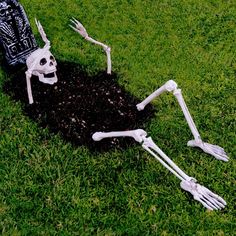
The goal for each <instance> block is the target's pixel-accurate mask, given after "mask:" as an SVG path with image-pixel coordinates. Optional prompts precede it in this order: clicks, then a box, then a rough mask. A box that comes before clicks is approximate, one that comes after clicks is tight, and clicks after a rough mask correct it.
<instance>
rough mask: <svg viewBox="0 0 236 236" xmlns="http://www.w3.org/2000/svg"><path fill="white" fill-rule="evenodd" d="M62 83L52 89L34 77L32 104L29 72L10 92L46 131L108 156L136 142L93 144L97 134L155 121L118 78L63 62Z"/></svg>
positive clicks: (13, 80)
mask: <svg viewBox="0 0 236 236" xmlns="http://www.w3.org/2000/svg"><path fill="white" fill-rule="evenodd" d="M57 69H58V71H57V75H58V83H56V84H54V85H46V84H43V83H41V82H39V80H38V78H37V77H32V79H31V81H32V91H33V97H34V104H32V105H29V104H28V97H27V91H26V82H25V73H24V72H25V70H24V69H21V70H19V72H15V73H14V74H11V75H10V77H11V80H10V81H8V82H6V84H5V86H4V90H5V92H6V93H7V94H9V95H10V96H11V97H12V98H13V99H15V100H18V101H21V102H22V104H23V109H24V112H25V113H26V114H27V115H28V116H29V117H30V118H31V119H33V120H34V121H36V122H38V123H39V124H40V126H41V127H43V128H45V127H47V128H49V130H50V131H52V132H54V133H60V134H61V136H62V137H63V138H64V139H66V140H67V141H70V142H71V143H73V144H75V145H86V146H87V147H88V148H89V149H91V150H99V151H102V150H103V151H105V150H109V149H111V148H114V147H115V148H124V147H127V145H128V146H129V145H131V144H133V143H135V141H133V140H132V139H130V138H124V139H123V138H122V139H120V138H119V139H117V138H113V139H104V140H102V141H100V142H94V141H93V140H92V134H93V133H94V132H97V131H107V132H109V131H122V130H131V129H136V128H144V123H145V122H147V121H148V120H149V119H150V117H151V116H153V113H154V111H153V108H152V107H151V106H147V107H146V109H145V110H144V111H142V112H138V111H137V109H136V104H137V103H139V102H140V101H139V100H138V99H136V98H134V97H133V96H131V95H130V94H129V93H127V92H126V91H125V90H124V89H123V88H121V87H120V86H119V84H118V83H117V76H116V75H114V74H113V75H107V74H106V73H105V72H101V73H99V74H98V75H96V76H94V77H90V76H88V75H87V74H86V73H84V72H83V71H82V70H81V68H80V66H79V65H77V64H74V63H68V62H59V63H58V67H57Z"/></svg>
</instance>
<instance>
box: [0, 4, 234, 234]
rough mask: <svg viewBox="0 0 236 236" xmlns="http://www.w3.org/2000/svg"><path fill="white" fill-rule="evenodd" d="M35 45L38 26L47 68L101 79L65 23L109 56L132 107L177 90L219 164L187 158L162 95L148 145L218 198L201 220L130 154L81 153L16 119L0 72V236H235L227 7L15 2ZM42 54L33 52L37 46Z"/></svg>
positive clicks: (96, 62) (194, 206)
mask: <svg viewBox="0 0 236 236" xmlns="http://www.w3.org/2000/svg"><path fill="white" fill-rule="evenodd" d="M21 3H22V4H23V5H24V7H25V9H26V11H27V14H28V17H29V19H30V21H31V24H32V28H33V30H34V33H35V34H36V36H37V41H38V42H41V39H40V36H39V34H38V33H37V30H36V27H35V25H34V17H37V18H38V19H39V20H40V21H41V23H42V25H43V26H44V29H45V31H46V33H47V36H48V38H49V39H50V41H51V44H52V51H53V54H54V55H55V56H56V58H57V59H60V60H66V61H73V62H77V63H79V64H81V65H82V66H83V67H84V68H85V69H86V70H87V72H88V73H90V74H96V73H97V72H98V71H100V70H105V68H106V59H105V55H104V53H103V52H102V50H101V48H99V47H96V46H93V45H91V44H90V43H88V42H86V41H84V40H83V39H82V38H81V37H80V36H79V35H78V34H76V33H75V32H73V31H72V30H71V29H70V28H69V27H68V24H69V19H70V17H72V16H74V17H76V18H78V19H79V20H81V21H82V23H83V24H84V26H85V27H86V28H87V30H88V32H89V33H90V35H91V36H92V37H94V38H95V39H98V40H101V41H102V42H105V43H107V44H108V45H110V46H111V47H112V60H113V71H114V72H116V73H117V74H118V75H119V83H120V84H121V85H123V86H124V87H125V88H126V89H127V90H128V91H130V92H131V93H132V94H133V95H134V96H136V97H138V98H140V99H143V98H145V97H146V96H147V95H148V94H150V93H151V92H152V91H154V90H155V89H156V88H158V87H159V86H161V85H162V84H163V83H165V82H166V81H167V80H169V79H174V80H175V81H176V82H177V83H178V85H179V87H180V88H181V89H182V91H183V94H184V97H185V99H186V103H187V104H188V107H189V109H190V111H191V114H192V115H193V117H194V120H195V122H196V125H197V127H198V128H199V131H200V133H201V135H202V137H203V139H204V140H205V141H207V142H210V143H214V144H218V145H220V146H222V147H224V148H225V150H226V151H227V152H228V154H229V156H230V162H228V163H223V162H220V161H217V160H215V159H214V158H213V157H211V156H208V155H207V154H205V153H203V152H201V151H199V150H196V149H191V148H188V147H187V146H186V143H187V141H188V140H190V139H191V138H192V137H191V133H190V130H189V129H188V127H187V125H186V122H185V120H184V117H183V115H182V112H181V110H180V108H179V107H178V105H177V102H176V101H175V99H174V97H173V96H172V95H170V94H165V95H162V97H161V98H159V99H157V100H156V101H154V103H153V104H154V106H155V107H156V109H157V113H156V118H155V119H153V120H151V121H150V122H149V125H148V126H147V129H146V130H147V131H148V133H149V134H150V135H151V136H152V137H153V139H154V140H155V142H156V143H157V144H158V145H159V147H160V148H162V149H163V150H164V151H165V152H166V153H167V154H168V155H169V156H170V157H171V158H172V159H173V160H174V161H175V162H176V163H177V164H178V165H179V166H180V167H181V168H182V169H183V170H185V171H186V172H187V173H188V174H189V175H190V176H194V177H196V178H197V179H198V181H199V183H201V184H203V185H205V186H206V187H208V188H209V189H211V190H213V191H214V192H216V193H218V194H219V195H221V196H222V197H224V198H225V199H226V201H227V203H228V206H227V207H226V208H225V209H224V210H223V211H218V212H216V211H214V212H209V211H207V210H206V209H204V208H203V207H202V206H201V205H200V204H199V203H198V202H196V201H194V200H193V199H192V198H191V197H190V196H189V195H188V194H187V193H186V192H183V191H182V190H181V189H180V186H179V180H178V179H177V178H176V177H174V176H173V175H171V174H170V173H169V172H168V171H167V170H166V169H165V168H164V167H162V166H161V164H160V163H158V162H157V161H155V160H154V159H153V158H152V157H151V156H149V155H148V154H147V153H145V152H144V151H143V150H142V148H141V147H139V145H137V147H135V148H130V149H128V150H126V151H123V152H122V151H111V152H109V153H105V154H97V155H95V154H94V153H90V152H89V151H88V150H87V149H86V148H84V147H78V148H73V147H72V146H71V145H70V144H68V143H66V142H65V141H63V140H62V139H61V138H60V137H59V136H58V135H52V134H50V133H49V132H48V131H47V130H42V129H41V128H39V127H38V125H37V124H36V123H34V122H33V121H31V120H30V119H29V118H28V117H26V116H24V114H23V111H22V107H21V106H22V105H21V104H20V103H17V102H15V101H13V100H12V99H11V98H10V97H9V96H7V95H6V94H4V93H3V91H2V87H3V85H4V83H5V81H6V80H7V79H8V78H7V77H6V75H5V73H4V71H3V70H2V69H1V70H0V89H1V93H0V114H1V115H0V154H1V159H0V232H1V233H2V235H235V228H236V223H235V216H236V208H235V201H236V197H235V186H236V185H235V184H236V181H235V179H236V163H235V154H236V138H235V133H236V127H235V126H236V112H235V110H236V80H235V75H236V59H235V52H236V44H235V38H236V2H235V1H230V0H227V1H217V0H216V1H213V0H208V1H205V0H204V1H203V0H198V1H195V0H182V1H171V0H160V1H141V0H136V1H123V0H121V1H114V0H112V1H98V0H94V1H86V0H83V1H75V0H74V1H72V0H64V1H53V0H47V1H39V0H31V1H26V0H22V1H21ZM42 45H43V44H42Z"/></svg>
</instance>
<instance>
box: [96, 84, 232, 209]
mask: <svg viewBox="0 0 236 236" xmlns="http://www.w3.org/2000/svg"><path fill="white" fill-rule="evenodd" d="M163 92H173V94H174V96H175V97H176V98H177V100H178V103H179V105H180V107H181V109H182V111H183V113H184V116H185V118H186V120H187V123H188V125H189V127H190V129H191V132H192V134H193V136H194V140H191V141H189V142H188V146H191V147H199V148H201V149H202V150H203V151H204V152H206V153H208V154H211V155H213V156H214V157H215V158H216V159H218V160H222V161H228V157H227V154H226V153H225V151H224V149H223V148H221V147H219V146H217V145H212V144H208V143H205V142H203V141H202V139H201V137H200V134H199V132H198V130H197V128H196V126H195V124H194V122H193V119H192V117H191V115H190V113H189V111H188V108H187V106H186V104H185V102H184V99H183V96H182V93H181V90H180V89H178V88H177V84H176V83H175V82H174V81H173V80H170V81H168V82H167V83H165V84H164V85H163V86H162V87H160V88H159V89H157V90H156V91H155V92H154V93H152V94H151V95H150V96H148V97H147V98H146V99H145V100H144V101H142V102H141V103H139V104H137V109H138V110H139V111H141V110H143V109H144V108H145V106H146V105H147V104H148V103H150V102H151V101H152V100H153V99H154V98H156V97H157V96H159V95H160V94H162V93H163ZM122 136H124V137H132V138H134V139H135V141H137V142H138V143H141V144H142V147H143V148H144V150H146V151H147V152H149V153H150V154H151V155H152V156H154V157H155V158H156V159H157V160H158V161H159V162H160V163H161V164H162V165H163V166H164V167H166V168H167V169H168V170H169V171H170V172H171V173H173V174H174V175H175V176H176V177H177V178H179V179H180V180H181V183H180V186H181V188H182V189H184V190H185V191H188V192H189V193H191V194H192V195H193V198H194V199H195V200H197V201H199V202H200V203H201V204H202V205H203V206H204V207H206V208H207V209H209V210H219V209H222V208H224V207H225V206H226V202H225V200H224V199H223V198H221V197H220V196H218V195H216V194H214V193H213V192H211V191H210V190H209V189H207V188H205V187H204V186H201V185H200V184H198V183H197V180H196V179H194V178H193V177H190V176H188V175H187V174H186V173H185V172H184V171H182V170H181V169H180V168H179V167H178V166H177V165H176V164H175V163H174V162H173V161H172V160H171V159H170V158H169V157H168V156H167V155H166V154H165V153H164V152H163V151H162V150H161V149H160V148H159V147H158V146H157V145H156V144H155V143H154V141H153V140H152V138H151V137H147V133H146V132H145V131H144V130H142V129H137V130H131V131H116V132H96V133H94V134H93V136H92V138H93V140H94V141H100V140H102V139H104V138H112V137H122Z"/></svg>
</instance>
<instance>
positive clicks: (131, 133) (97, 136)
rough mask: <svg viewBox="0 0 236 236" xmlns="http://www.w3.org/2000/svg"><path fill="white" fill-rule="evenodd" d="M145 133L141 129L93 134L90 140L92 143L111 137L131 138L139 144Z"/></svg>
mask: <svg viewBox="0 0 236 236" xmlns="http://www.w3.org/2000/svg"><path fill="white" fill-rule="evenodd" d="M146 135H147V133H146V132H145V131H144V130H142V129H136V130H130V131H115V132H107V133H106V132H96V133H94V134H93V136H92V138H93V140H94V141H101V140H102V139H104V138H112V137H132V138H134V139H135V140H136V141H137V142H139V143H141V142H142V141H143V138H142V137H143V136H146Z"/></svg>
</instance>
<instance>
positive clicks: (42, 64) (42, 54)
mask: <svg viewBox="0 0 236 236" xmlns="http://www.w3.org/2000/svg"><path fill="white" fill-rule="evenodd" d="M26 65H27V67H28V71H30V72H31V73H32V74H33V75H36V76H38V77H39V80H40V81H41V82H43V83H46V84H54V83H56V82H57V75H56V71H57V68H56V66H57V62H56V60H55V58H54V56H53V55H52V53H51V52H50V51H49V48H48V47H47V48H39V49H37V50H36V51H34V52H33V53H32V54H30V56H29V57H28V58H27V60H26Z"/></svg>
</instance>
